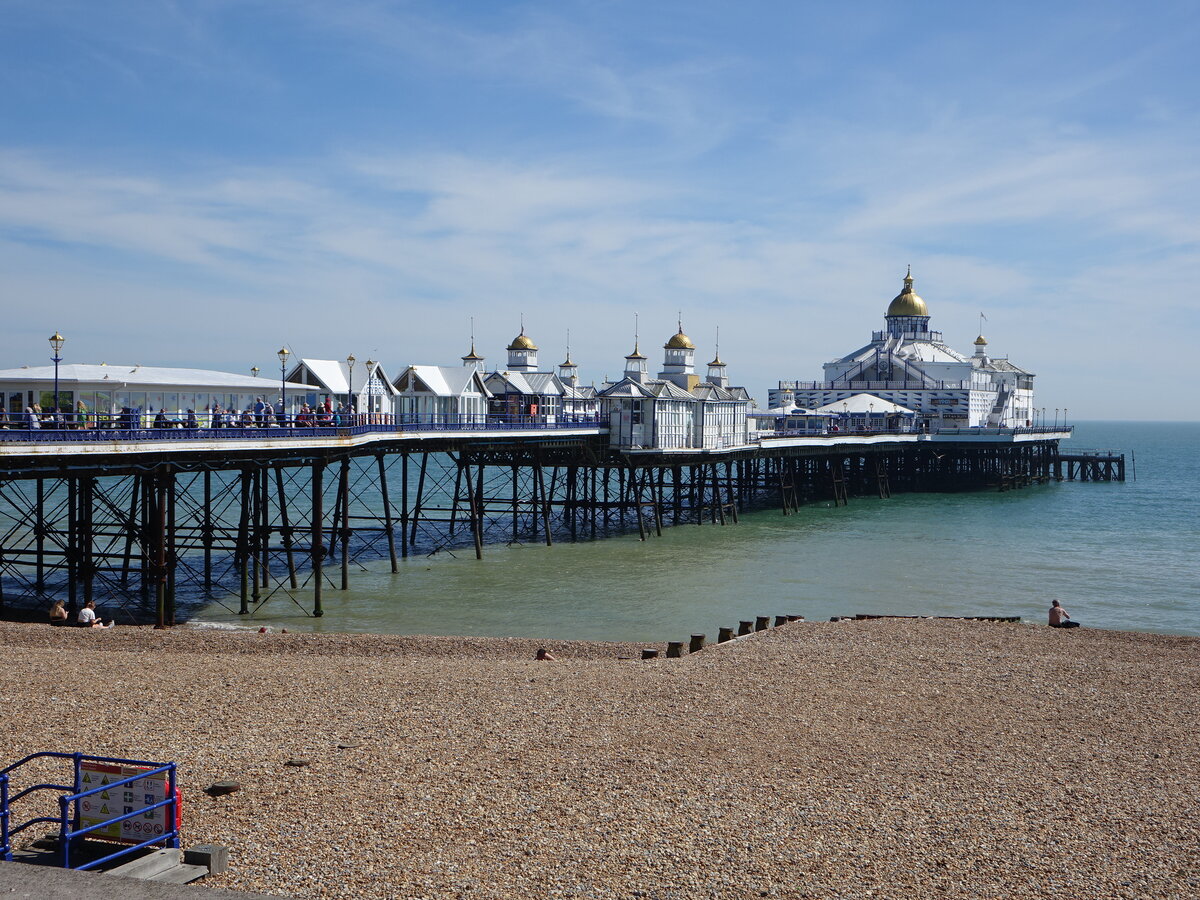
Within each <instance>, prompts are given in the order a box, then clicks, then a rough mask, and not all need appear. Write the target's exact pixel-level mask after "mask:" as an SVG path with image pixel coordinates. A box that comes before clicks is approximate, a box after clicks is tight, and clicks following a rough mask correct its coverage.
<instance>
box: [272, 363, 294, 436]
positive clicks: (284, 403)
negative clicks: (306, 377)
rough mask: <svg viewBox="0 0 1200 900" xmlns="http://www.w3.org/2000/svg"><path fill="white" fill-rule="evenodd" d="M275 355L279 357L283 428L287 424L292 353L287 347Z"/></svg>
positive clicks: (280, 402)
mask: <svg viewBox="0 0 1200 900" xmlns="http://www.w3.org/2000/svg"><path fill="white" fill-rule="evenodd" d="M275 355H276V356H278V357H279V405H280V406H281V407H282V410H281V413H280V422H279V425H280V427H282V426H283V425H284V424H285V423H286V422H287V361H288V357H289V356H291V353H289V352H288V348H287V347H280V348H279V352H278V353H277V354H275Z"/></svg>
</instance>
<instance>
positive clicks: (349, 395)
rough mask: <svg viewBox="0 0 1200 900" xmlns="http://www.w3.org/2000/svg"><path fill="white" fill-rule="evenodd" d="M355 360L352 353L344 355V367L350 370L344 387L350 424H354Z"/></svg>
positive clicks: (347, 416)
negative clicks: (347, 384) (346, 384)
mask: <svg viewBox="0 0 1200 900" xmlns="http://www.w3.org/2000/svg"><path fill="white" fill-rule="evenodd" d="M355 362H357V360H355V358H354V354H353V353H351V354H350V355H349V356H347V357H346V368H347V369H349V370H350V380H349V387H347V388H346V418H347V419H348V420H349V422H350V424H351V425H353V424H354V363H355Z"/></svg>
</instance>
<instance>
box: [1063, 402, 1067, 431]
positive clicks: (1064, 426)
mask: <svg viewBox="0 0 1200 900" xmlns="http://www.w3.org/2000/svg"><path fill="white" fill-rule="evenodd" d="M1066 427H1067V408H1066V407H1065V406H1064V407H1063V428H1064V429H1065V428H1066Z"/></svg>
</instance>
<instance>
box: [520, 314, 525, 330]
mask: <svg viewBox="0 0 1200 900" xmlns="http://www.w3.org/2000/svg"><path fill="white" fill-rule="evenodd" d="M524 333H525V313H521V334H524Z"/></svg>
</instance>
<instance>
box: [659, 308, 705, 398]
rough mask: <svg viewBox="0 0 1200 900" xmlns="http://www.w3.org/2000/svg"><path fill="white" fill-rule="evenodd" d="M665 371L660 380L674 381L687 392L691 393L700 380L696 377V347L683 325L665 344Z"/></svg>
mask: <svg viewBox="0 0 1200 900" xmlns="http://www.w3.org/2000/svg"><path fill="white" fill-rule="evenodd" d="M663 351H664V352H663V369H662V371H661V372H659V373H658V377H659V378H663V379H665V380H667V381H673V382H675V384H677V385H679V386H680V387H681V388H683V389H684V390H685V391H690V390H691V389H692V388H694V387H695V386H696V385H697V384H699V383H700V379H699V378H698V377H697V375H696V345H695V344H693V343H692V339H691V338H689V337H688V336H687V335H686V334H684V333H683V323H682V322H680V323H679V330H678V331H677V332H676V333H675V334H673V335H671V339H670V340H669V341H667V342H666V343H665V344H663Z"/></svg>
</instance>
